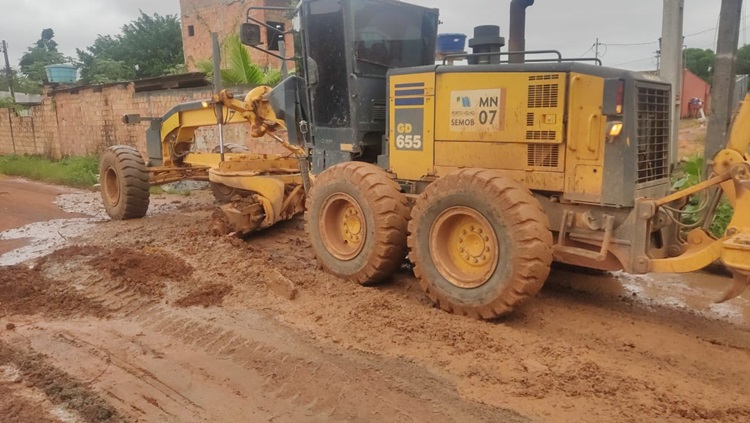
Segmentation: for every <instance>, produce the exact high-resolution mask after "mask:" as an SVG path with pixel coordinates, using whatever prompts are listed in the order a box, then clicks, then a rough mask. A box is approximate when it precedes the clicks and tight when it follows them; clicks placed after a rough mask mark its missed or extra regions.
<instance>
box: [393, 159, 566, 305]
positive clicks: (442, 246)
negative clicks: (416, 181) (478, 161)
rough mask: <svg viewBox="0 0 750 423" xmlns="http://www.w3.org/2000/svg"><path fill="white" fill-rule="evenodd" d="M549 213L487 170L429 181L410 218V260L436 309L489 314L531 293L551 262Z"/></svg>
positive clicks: (524, 191) (523, 190) (520, 189)
mask: <svg viewBox="0 0 750 423" xmlns="http://www.w3.org/2000/svg"><path fill="white" fill-rule="evenodd" d="M548 226H549V224H548V223H547V216H546V215H545V214H544V211H543V210H542V208H541V205H540V204H539V202H538V201H537V200H536V199H535V198H534V196H533V194H531V192H529V190H528V189H526V188H525V187H523V186H522V185H521V184H519V183H518V182H516V181H514V180H512V179H509V178H506V177H504V176H502V174H500V173H499V172H497V171H493V170H486V169H462V170H459V171H457V172H454V173H451V174H449V175H446V176H444V177H441V178H439V179H438V180H437V181H435V182H433V183H432V184H430V186H428V187H427V189H426V190H425V191H424V192H423V193H422V195H421V196H420V197H419V198H418V199H417V202H416V205H415V206H414V208H413V209H412V212H411V221H410V222H409V241H408V242H409V250H410V252H409V259H410V260H411V261H412V263H413V264H414V273H415V274H416V275H417V277H418V278H419V279H420V285H421V287H422V289H424V291H425V292H426V293H427V295H428V296H429V297H430V298H431V299H432V300H433V301H434V302H435V303H436V304H437V305H438V306H439V307H440V308H442V309H444V310H446V311H450V312H453V313H456V314H462V315H466V316H472V317H477V318H485V319H491V318H494V317H498V316H501V315H503V314H506V313H508V312H510V311H511V310H513V308H514V307H517V306H518V305H520V304H521V303H523V302H524V301H525V300H527V299H528V298H530V297H531V296H533V295H535V294H536V293H537V292H538V291H539V289H540V288H541V287H542V285H543V284H544V281H545V280H546V278H547V275H548V274H549V270H550V264H551V263H552V234H551V232H550V231H549V227H548Z"/></svg>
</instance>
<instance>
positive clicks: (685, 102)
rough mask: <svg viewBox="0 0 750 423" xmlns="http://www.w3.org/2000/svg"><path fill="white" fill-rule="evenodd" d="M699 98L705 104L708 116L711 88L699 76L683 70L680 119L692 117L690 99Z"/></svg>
mask: <svg viewBox="0 0 750 423" xmlns="http://www.w3.org/2000/svg"><path fill="white" fill-rule="evenodd" d="M693 98H697V99H700V100H701V101H702V102H703V111H704V113H705V114H706V115H708V110H709V107H708V105H709V101H710V99H711V86H710V85H709V84H708V82H706V81H704V80H703V79H701V78H700V77H699V76H698V75H696V74H694V73H693V72H690V71H689V70H688V69H683V70H682V94H681V95H680V100H681V101H680V108H681V110H680V117H682V118H688V117H697V116H691V114H692V113H691V110H690V99H693Z"/></svg>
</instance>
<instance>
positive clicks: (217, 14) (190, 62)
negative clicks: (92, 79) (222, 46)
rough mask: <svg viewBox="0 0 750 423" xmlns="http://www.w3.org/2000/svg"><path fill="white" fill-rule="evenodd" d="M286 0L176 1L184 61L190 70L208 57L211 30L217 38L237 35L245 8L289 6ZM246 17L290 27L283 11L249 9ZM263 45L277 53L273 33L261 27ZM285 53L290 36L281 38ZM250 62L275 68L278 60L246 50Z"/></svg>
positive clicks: (289, 51)
mask: <svg viewBox="0 0 750 423" xmlns="http://www.w3.org/2000/svg"><path fill="white" fill-rule="evenodd" d="M290 3H291V2H290V0H180V11H181V15H182V39H183V49H184V53H185V64H186V65H187V66H188V69H189V70H191V71H194V70H196V69H197V68H196V64H197V63H198V62H201V61H204V60H210V59H211V32H216V33H217V34H218V36H219V40H220V41H221V40H223V39H224V38H226V37H227V36H228V35H232V34H239V30H240V24H242V23H243V22H245V21H246V18H247V15H248V9H250V8H252V7H289V4H290ZM249 14H250V16H252V17H253V18H255V19H258V20H260V21H262V22H265V23H267V24H269V25H272V26H275V27H279V28H281V29H283V30H289V29H291V21H289V19H288V18H287V17H286V16H285V13H283V12H278V11H267V10H250V11H249ZM261 33H262V38H261V40H262V42H263V47H265V48H267V49H269V50H275V52H276V53H279V54H280V52H278V42H277V41H276V40H274V37H273V32H272V31H270V30H267V29H266V28H263V30H262V31H261ZM285 42H286V54H284V56H286V57H289V56H291V55H292V52H293V40H292V37H291V36H287V37H286V38H285ZM249 51H250V55H251V57H252V59H253V62H254V63H256V64H257V65H259V66H261V67H264V68H279V67H280V66H281V63H280V61H279V60H278V59H276V58H274V57H271V56H269V55H267V54H265V53H263V52H261V51H258V50H256V49H252V48H250V49H249Z"/></svg>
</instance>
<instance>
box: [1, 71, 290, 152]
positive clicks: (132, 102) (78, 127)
mask: <svg viewBox="0 0 750 423" xmlns="http://www.w3.org/2000/svg"><path fill="white" fill-rule="evenodd" d="M210 96H211V89H210V87H206V88H195V89H180V90H165V91H151V92H142V93H136V92H134V88H133V84H130V83H123V84H115V85H110V86H104V87H102V86H99V87H96V86H94V87H86V88H81V89H78V90H76V91H58V92H51V93H49V94H48V95H46V96H45V97H44V100H43V102H42V104H41V105H39V106H36V107H33V108H32V109H31V114H32V116H30V117H19V116H17V115H16V114H15V113H14V112H9V110H8V109H0V155H2V154H14V153H15V154H42V155H48V156H51V157H54V158H60V157H62V156H70V155H87V154H96V153H100V152H101V151H103V150H105V149H106V148H107V147H109V146H112V145H131V146H134V147H136V148H138V149H139V150H141V152H142V153H143V154H144V155H145V152H146V135H145V132H146V128H147V127H148V123H147V122H142V123H141V124H138V125H125V124H124V123H122V120H121V118H122V116H123V115H125V114H128V113H138V114H140V115H141V116H144V117H149V116H154V117H158V116H162V115H163V114H164V113H166V112H167V111H168V110H169V109H171V108H172V107H174V106H176V105H177V104H179V103H184V102H188V101H195V100H202V99H208V98H210ZM224 139H225V142H228V143H229V142H232V143H239V144H245V145H246V146H248V148H250V150H251V151H252V152H253V153H259V154H263V153H284V152H286V150H285V149H283V148H282V147H280V145H279V144H278V143H274V142H271V141H268V140H266V139H262V140H260V139H253V138H252V137H250V135H249V134H248V129H247V125H246V124H237V125H229V126H226V127H225V130H224ZM218 140H219V138H218V132H217V128H216V127H207V128H203V129H200V130H199V131H197V133H196V140H195V142H196V149H197V151H210V150H211V149H212V148H213V147H214V146H216V145H218Z"/></svg>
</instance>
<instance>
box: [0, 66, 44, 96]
mask: <svg viewBox="0 0 750 423" xmlns="http://www.w3.org/2000/svg"><path fill="white" fill-rule="evenodd" d="M13 89H14V90H15V91H16V92H17V93H24V94H41V93H42V86H41V85H40V84H39V83H37V82H34V81H32V80H30V79H29V78H28V77H26V76H25V75H22V74H20V73H18V72H16V71H15V70H13ZM0 91H10V90H9V88H8V78H6V77H5V76H3V77H2V78H0Z"/></svg>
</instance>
